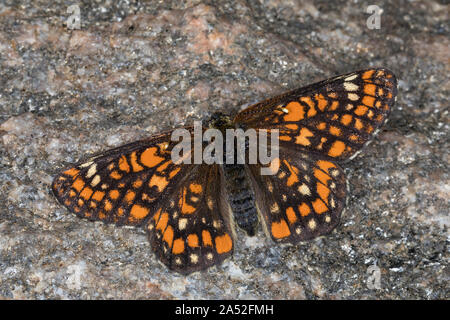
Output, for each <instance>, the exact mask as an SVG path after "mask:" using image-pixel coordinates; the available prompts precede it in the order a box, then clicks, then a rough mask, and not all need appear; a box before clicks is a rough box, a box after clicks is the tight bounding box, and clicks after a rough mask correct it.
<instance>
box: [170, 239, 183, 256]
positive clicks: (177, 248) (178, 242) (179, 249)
mask: <svg viewBox="0 0 450 320" xmlns="http://www.w3.org/2000/svg"><path fill="white" fill-rule="evenodd" d="M183 252H184V241H183V239H181V238H178V239H175V241H174V242H173V247H172V253H173V254H180V253H183Z"/></svg>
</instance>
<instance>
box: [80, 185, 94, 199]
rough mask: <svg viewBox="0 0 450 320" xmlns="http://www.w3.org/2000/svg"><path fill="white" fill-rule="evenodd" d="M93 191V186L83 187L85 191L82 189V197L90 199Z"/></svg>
mask: <svg viewBox="0 0 450 320" xmlns="http://www.w3.org/2000/svg"><path fill="white" fill-rule="evenodd" d="M93 192H94V191H93V190H92V189H91V188H89V187H86V188H84V189H83V191H81V193H80V197H82V198H84V199H85V200H88V199H89V198H90V196H91V195H92V193H93Z"/></svg>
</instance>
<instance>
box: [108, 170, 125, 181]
mask: <svg viewBox="0 0 450 320" xmlns="http://www.w3.org/2000/svg"><path fill="white" fill-rule="evenodd" d="M109 176H110V177H111V178H113V179H116V180H119V179H120V178H122V175H121V174H120V173H119V172H118V171H117V170H114V171H113V172H111V173H110V174H109Z"/></svg>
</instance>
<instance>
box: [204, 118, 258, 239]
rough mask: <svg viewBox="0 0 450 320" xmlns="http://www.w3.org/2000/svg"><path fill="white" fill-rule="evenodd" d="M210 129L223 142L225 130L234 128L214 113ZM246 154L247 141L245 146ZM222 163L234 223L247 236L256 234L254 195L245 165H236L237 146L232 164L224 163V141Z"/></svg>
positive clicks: (230, 122) (256, 219) (230, 121)
mask: <svg viewBox="0 0 450 320" xmlns="http://www.w3.org/2000/svg"><path fill="white" fill-rule="evenodd" d="M210 127H211V128H214V129H218V130H220V131H221V132H222V134H223V137H224V140H225V138H226V134H225V131H226V129H234V128H236V126H235V124H234V123H233V122H232V120H231V119H230V118H229V117H228V116H226V115H224V114H221V113H215V114H213V115H212V117H211V120H210ZM245 149H246V153H247V150H248V141H246V144H245ZM223 150H224V161H223V165H222V169H223V176H224V180H225V185H226V193H227V197H228V201H229V203H230V207H231V210H232V211H233V216H234V221H235V222H236V224H237V225H238V226H239V227H240V228H241V229H243V230H244V231H245V232H247V234H248V235H249V236H253V235H255V233H256V227H257V224H258V214H257V211H256V205H255V195H254V193H253V190H252V189H251V187H250V184H249V180H248V178H247V174H246V171H245V164H238V163H237V145H236V140H235V143H234V162H233V163H226V141H224V148H223Z"/></svg>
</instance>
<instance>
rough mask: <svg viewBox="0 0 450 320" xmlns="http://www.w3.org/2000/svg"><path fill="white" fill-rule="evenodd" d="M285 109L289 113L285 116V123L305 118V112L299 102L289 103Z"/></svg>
mask: <svg viewBox="0 0 450 320" xmlns="http://www.w3.org/2000/svg"><path fill="white" fill-rule="evenodd" d="M285 108H286V109H287V110H288V113H287V114H286V115H285V116H284V121H299V120H302V119H303V118H304V117H305V110H304V108H303V106H302V105H301V104H300V103H299V102H297V101H292V102H289V103H288V104H287V105H286V107H285Z"/></svg>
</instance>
